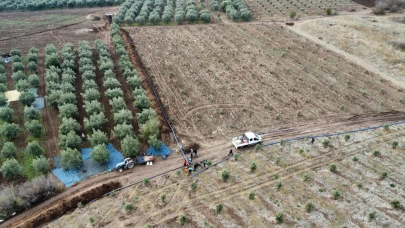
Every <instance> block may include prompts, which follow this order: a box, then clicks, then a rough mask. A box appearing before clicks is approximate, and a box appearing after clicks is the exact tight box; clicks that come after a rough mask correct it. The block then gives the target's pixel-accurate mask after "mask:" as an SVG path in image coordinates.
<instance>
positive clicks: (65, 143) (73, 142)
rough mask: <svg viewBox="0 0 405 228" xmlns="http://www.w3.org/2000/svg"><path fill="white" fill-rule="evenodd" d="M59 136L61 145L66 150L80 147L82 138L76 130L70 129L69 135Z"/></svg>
mask: <svg viewBox="0 0 405 228" xmlns="http://www.w3.org/2000/svg"><path fill="white" fill-rule="evenodd" d="M59 137H60V142H59V147H60V148H62V149H64V150H66V149H68V148H71V149H76V148H79V145H80V144H81V143H82V139H81V138H80V136H79V135H77V134H76V133H75V132H74V131H70V132H69V133H68V134H67V135H60V136H59Z"/></svg>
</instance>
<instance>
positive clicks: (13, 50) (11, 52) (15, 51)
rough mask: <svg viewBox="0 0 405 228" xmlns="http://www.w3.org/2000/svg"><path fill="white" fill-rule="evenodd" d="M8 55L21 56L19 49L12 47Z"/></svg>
mask: <svg viewBox="0 0 405 228" xmlns="http://www.w3.org/2000/svg"><path fill="white" fill-rule="evenodd" d="M10 55H11V56H15V55H16V56H20V57H21V51H20V50H18V49H12V50H11V51H10Z"/></svg>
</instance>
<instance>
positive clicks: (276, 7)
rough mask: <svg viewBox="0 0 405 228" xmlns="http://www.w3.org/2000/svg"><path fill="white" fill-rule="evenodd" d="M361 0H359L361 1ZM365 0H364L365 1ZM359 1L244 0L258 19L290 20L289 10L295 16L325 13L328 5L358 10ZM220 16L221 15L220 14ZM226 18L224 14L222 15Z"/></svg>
mask: <svg viewBox="0 0 405 228" xmlns="http://www.w3.org/2000/svg"><path fill="white" fill-rule="evenodd" d="M361 1H362V0H360V2H361ZM365 1H367V0H364V1H363V2H365ZM356 2H357V3H358V2H359V1H354V2H351V1H348V0H347V1H322V0H312V1H299V2H298V1H296V2H295V1H294V2H291V1H287V0H282V1H266V0H246V4H247V5H248V7H249V9H250V10H251V11H252V14H253V18H254V19H256V20H259V21H269V20H271V21H277V20H290V19H291V18H290V12H291V11H293V10H294V11H295V12H296V17H295V18H303V19H305V18H310V17H320V16H323V15H325V9H326V8H328V7H330V8H331V9H332V10H333V11H334V12H337V13H341V12H344V11H359V10H362V8H363V6H362V5H360V4H357V3H356ZM221 17H222V16H221ZM222 19H223V20H226V15H223V18H222Z"/></svg>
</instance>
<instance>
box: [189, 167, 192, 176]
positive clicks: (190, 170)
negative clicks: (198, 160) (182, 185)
mask: <svg viewBox="0 0 405 228" xmlns="http://www.w3.org/2000/svg"><path fill="white" fill-rule="evenodd" d="M192 171H193V168H192V167H190V168H188V174H190V175H191V172H192Z"/></svg>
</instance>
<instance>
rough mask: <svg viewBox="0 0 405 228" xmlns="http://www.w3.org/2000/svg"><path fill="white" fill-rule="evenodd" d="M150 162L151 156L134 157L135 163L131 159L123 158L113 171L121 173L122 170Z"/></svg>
mask: <svg viewBox="0 0 405 228" xmlns="http://www.w3.org/2000/svg"><path fill="white" fill-rule="evenodd" d="M152 161H153V156H136V158H135V161H134V160H132V159H131V158H125V160H124V161H123V162H120V163H118V164H117V165H116V166H115V169H116V170H118V171H119V172H122V171H123V170H126V169H132V168H134V166H135V165H139V164H144V163H147V162H152Z"/></svg>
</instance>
